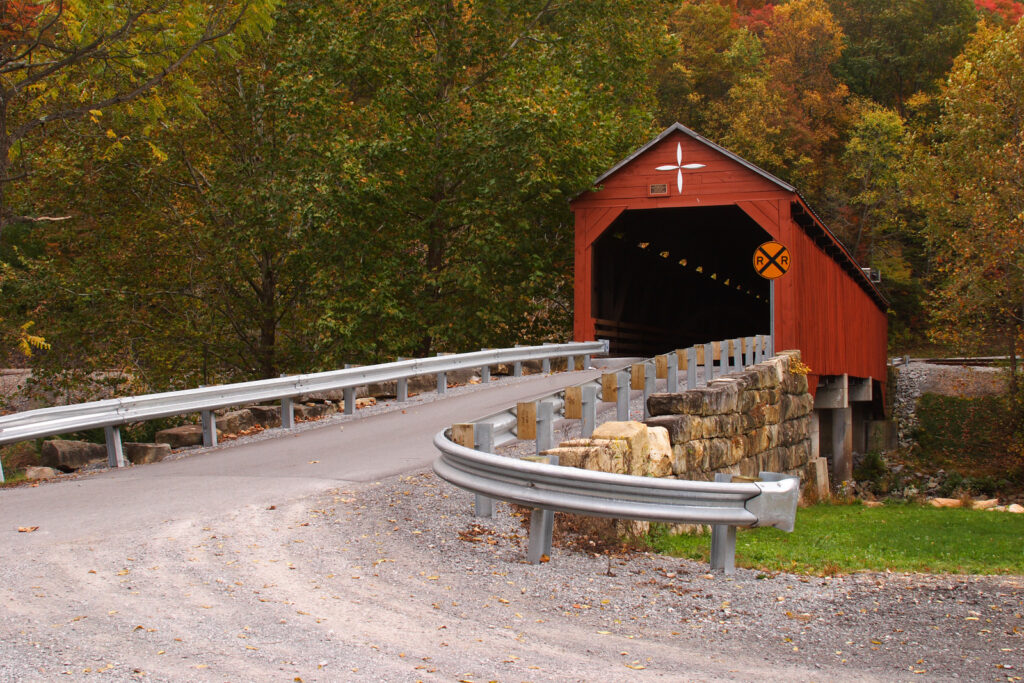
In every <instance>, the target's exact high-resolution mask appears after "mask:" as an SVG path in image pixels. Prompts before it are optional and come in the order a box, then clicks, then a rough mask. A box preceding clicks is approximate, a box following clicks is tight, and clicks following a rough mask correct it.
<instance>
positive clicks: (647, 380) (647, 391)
mask: <svg viewBox="0 0 1024 683" xmlns="http://www.w3.org/2000/svg"><path fill="white" fill-rule="evenodd" d="M657 377H658V371H657V369H656V368H655V366H654V363H645V364H644V419H645V420H646V419H647V418H649V417H650V416H651V413H650V411H649V410H648V409H647V399H648V398H649V397H650V395H651V394H653V393H654V392H655V389H656V388H657V385H656V384H655V382H657V381H658V380H657Z"/></svg>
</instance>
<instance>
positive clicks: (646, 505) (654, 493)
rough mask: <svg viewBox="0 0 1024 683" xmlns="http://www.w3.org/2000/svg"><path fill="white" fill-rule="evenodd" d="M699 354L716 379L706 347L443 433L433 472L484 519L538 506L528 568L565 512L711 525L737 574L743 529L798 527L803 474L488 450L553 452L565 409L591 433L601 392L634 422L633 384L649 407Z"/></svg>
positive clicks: (760, 353)
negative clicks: (678, 473) (689, 474)
mask: <svg viewBox="0 0 1024 683" xmlns="http://www.w3.org/2000/svg"><path fill="white" fill-rule="evenodd" d="M755 340H756V341H755V343H754V344H752V345H737V347H740V346H744V347H746V348H748V349H750V352H751V353H750V355H748V356H745V357H744V361H747V362H746V364H750V363H754V362H760V361H761V360H763V359H764V358H765V357H766V355H767V354H766V351H767V350H770V349H771V348H772V345H771V340H770V338H765V337H758V338H755ZM705 346H706V348H704V347H705ZM725 348H728V347H725ZM696 349H702V350H703V351H704V352H703V353H701V354H700V356H701V358H700V361H701V364H702V365H704V368H705V379H709V378H711V377H713V376H714V374H715V371H714V368H715V366H714V364H713V363H714V357H715V354H713V351H712V348H711V345H710V344H708V345H700V346H698V347H693V348H690V349H680V350H679V351H678V352H672V353H670V354H665V355H664V356H659V357H656V358H654V359H648V360H646V361H644V362H642V363H637V364H634V365H633V367H632V368H631V370H630V371H620V372H618V373H608V374H606V375H604V376H603V377H602V378H601V379H600V380H593V381H590V382H585V383H583V384H580V385H577V386H576V387H570V388H568V389H565V390H562V391H558V392H555V393H552V394H549V395H547V396H544V397H541V398H539V399H537V400H536V401H535V402H525V403H520V404H519V405H517V406H516V408H513V409H509V410H506V411H502V412H500V413H495V414H493V415H489V416H487V417H484V418H480V419H478V420H476V421H475V422H473V423H465V424H461V425H455V426H453V427H452V428H451V429H449V430H445V431H442V432H440V433H438V434H437V435H436V436H435V437H434V445H435V446H436V447H437V449H438V450H439V451H440V452H441V455H440V457H439V458H437V460H435V461H434V472H435V473H437V475H438V476H440V477H441V478H442V479H445V480H446V481H448V482H450V483H452V484H454V485H456V486H458V487H460V488H463V489H465V490H467V491H471V492H473V493H475V494H476V514H477V515H478V516H484V517H489V516H491V514H493V503H492V501H493V500H494V499H499V500H505V501H509V502H513V503H518V504H520V505H525V506H527V507H531V508H533V513H532V514H531V517H530V534H529V542H528V548H527V559H528V561H529V562H531V563H534V564H536V563H537V562H539V561H540V558H541V557H542V556H543V555H549V554H550V552H551V534H552V527H553V514H552V513H553V511H561V512H571V513H576V514H582V515H590V516H598V517H613V518H619V519H637V520H648V521H656V522H668V523H679V524H710V525H712V538H711V566H712V568H713V569H721V570H723V571H725V572H726V573H732V572H733V571H734V570H735V554H736V528H737V527H756V526H773V527H776V528H779V529H782V530H784V531H792V530H793V525H794V522H795V519H796V505H797V499H798V497H799V480H798V478H796V477H790V476H788V475H782V474H776V473H771V472H762V473H761V474H760V479H761V481H758V482H744V483H732V482H731V475H724V476H723V475H718V478H717V479H716V481H715V482H700V481H687V480H680V479H669V478H664V479H660V478H652V477H637V476H632V475H625V474H612V473H607V472H596V471H592V470H584V469H578V468H573V467H560V466H558V464H557V457H553V456H545V457H547V459H548V463H542V462H532V461H529V460H519V459H516V458H510V457H504V456H499V455H495V454H493V453H492V451H493V450H494V449H495V448H497V447H498V446H501V445H503V444H506V443H509V442H511V441H515V440H518V439H523V438H531V439H535V440H536V446H537V452H538V453H541V452H543V451H545V450H547V449H549V448H551V447H553V446H554V445H555V444H554V443H553V441H554V439H553V425H554V419H555V416H556V415H557V414H558V413H560V412H561V413H562V415H564V416H566V417H570V418H576V419H581V420H582V421H583V429H582V434H583V436H584V437H586V436H589V435H590V434H591V433H592V432H593V430H594V426H595V422H596V407H597V403H598V397H599V396H600V397H601V399H604V401H605V402H615V403H616V404H617V409H616V415H617V419H619V420H625V419H629V412H628V411H629V407H628V401H629V388H630V387H632V388H634V389H641V390H642V391H643V395H644V400H645V403H646V398H647V396H649V395H650V394H651V393H653V391H654V380H655V378H656V377H657V376H658V374H659V373H658V369H661V368H663V369H664V370H665V372H664V373H663V375H664V376H665V378H666V380H667V387H668V390H669V391H677V390H678V389H679V375H678V372H672V371H671V370H672V369H673V368H677V369H678V366H679V365H685V366H686V368H685V369H686V370H687V371H688V379H687V386H688V388H694V386H695V380H694V377H695V373H694V372H693V370H694V368H695V366H696V361H697V351H696ZM679 353H685V354H686V356H688V357H689V359H690V360H689V361H688V362H686V363H683V362H680V361H679V358H678V355H679ZM659 359H663V360H659ZM740 365H741V363H740V362H739V360H738V359H737V358H735V357H730V358H728V359H726V358H722V363H721V365H720V366H718V367H719V368H722V370H721V371H722V372H727V371H728V369H729V368H733V369H738V366H740ZM638 384H639V386H637V385H638ZM619 388H622V389H624V390H623V391H620V390H619ZM609 390H611V391H612V392H614V396H613V395H612V394H611V393H609ZM530 404H533V405H535V406H536V415H535V416H534V415H532V414H531V415H530V420H535V421H536V424H535V426H534V425H531V424H529V421H525V422H524V420H523V419H522V415H523V410H524V408H525V407H526V406H528V405H530ZM570 405H572V406H573V409H572V410H570V409H569V406H570ZM645 410H646V408H645ZM570 412H571V413H572V415H570ZM524 429H530V433H529V434H527V435H523V434H522V432H523V430H524ZM456 430H459V431H461V432H462V433H460V434H458V435H456V434H454V433H453V432H455V431H456ZM470 444H471V445H472V446H473V447H472V448H471V447H470Z"/></svg>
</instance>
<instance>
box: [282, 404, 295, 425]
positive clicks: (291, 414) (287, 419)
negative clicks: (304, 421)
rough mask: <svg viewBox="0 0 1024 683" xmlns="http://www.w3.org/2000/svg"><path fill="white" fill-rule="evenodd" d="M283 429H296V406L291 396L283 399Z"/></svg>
mask: <svg viewBox="0 0 1024 683" xmlns="http://www.w3.org/2000/svg"><path fill="white" fill-rule="evenodd" d="M281 427H282V428H284V429H294V427H295V404H294V403H293V402H292V399H291V397H290V396H285V397H284V398H282V399H281Z"/></svg>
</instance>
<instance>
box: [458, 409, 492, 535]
mask: <svg viewBox="0 0 1024 683" xmlns="http://www.w3.org/2000/svg"><path fill="white" fill-rule="evenodd" d="M451 433H452V441H453V442H454V443H457V444H459V445H460V446H464V447H466V448H475V449H476V450H478V451H484V452H486V453H490V452H491V451H492V450H494V425H492V424H490V423H489V422H484V423H481V424H473V423H471V422H463V423H460V424H454V425H452V429H451ZM473 514H474V515H475V516H476V517H493V516H494V501H493V500H491V499H490V498H488V497H487V496H482V495H480V494H479V493H477V494H475V497H474V500H473Z"/></svg>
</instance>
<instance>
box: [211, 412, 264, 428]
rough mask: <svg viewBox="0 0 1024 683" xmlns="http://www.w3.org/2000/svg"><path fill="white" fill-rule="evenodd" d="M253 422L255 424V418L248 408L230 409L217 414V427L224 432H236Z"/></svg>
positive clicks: (250, 425)
mask: <svg viewBox="0 0 1024 683" xmlns="http://www.w3.org/2000/svg"><path fill="white" fill-rule="evenodd" d="M254 424H256V419H255V417H254V416H253V414H252V411H251V410H249V409H248V408H243V409H241V410H232V411H230V412H227V413H224V414H223V415H218V416H217V429H219V430H221V431H222V432H224V433H225V434H238V433H239V432H241V431H243V430H246V429H249V428H250V427H252V426H253V425H254Z"/></svg>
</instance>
